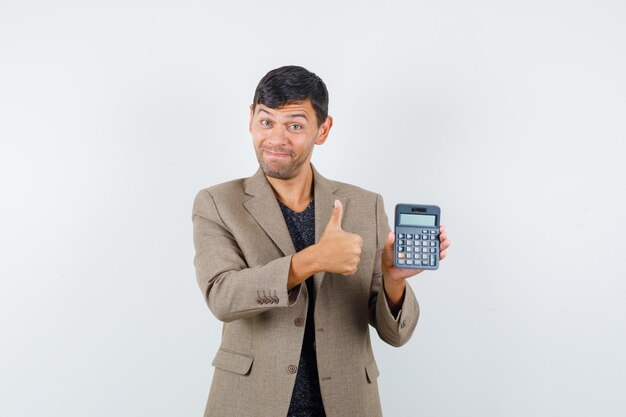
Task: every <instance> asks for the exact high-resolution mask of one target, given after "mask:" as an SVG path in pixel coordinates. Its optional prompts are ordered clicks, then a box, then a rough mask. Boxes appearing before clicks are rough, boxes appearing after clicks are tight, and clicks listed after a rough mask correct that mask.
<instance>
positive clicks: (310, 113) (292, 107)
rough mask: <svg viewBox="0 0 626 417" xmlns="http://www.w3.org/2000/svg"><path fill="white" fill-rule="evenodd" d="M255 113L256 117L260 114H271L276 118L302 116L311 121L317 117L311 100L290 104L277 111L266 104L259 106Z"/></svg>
mask: <svg viewBox="0 0 626 417" xmlns="http://www.w3.org/2000/svg"><path fill="white" fill-rule="evenodd" d="M254 113H255V115H258V114H259V113H261V114H270V115H272V116H275V117H290V116H292V115H295V114H300V115H305V117H307V118H308V119H310V118H312V117H314V116H315V109H313V105H312V104H311V100H304V101H296V102H293V103H288V104H285V105H284V106H282V107H279V108H277V109H273V108H271V107H268V106H266V105H264V104H257V105H256V108H255V110H254Z"/></svg>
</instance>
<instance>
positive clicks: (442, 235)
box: [439, 226, 448, 242]
mask: <svg viewBox="0 0 626 417" xmlns="http://www.w3.org/2000/svg"><path fill="white" fill-rule="evenodd" d="M447 238H448V231H447V230H446V227H445V226H441V227H439V240H440V241H441V242H443V241H444V240H446V239H447Z"/></svg>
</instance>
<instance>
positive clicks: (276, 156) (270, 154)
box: [263, 149, 291, 159]
mask: <svg viewBox="0 0 626 417" xmlns="http://www.w3.org/2000/svg"><path fill="white" fill-rule="evenodd" d="M263 154H264V155H265V156H267V157H269V158H273V159H285V158H289V157H291V154H290V153H289V152H276V151H270V150H267V149H264V150H263Z"/></svg>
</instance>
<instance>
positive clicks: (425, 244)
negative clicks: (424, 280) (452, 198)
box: [394, 204, 441, 269]
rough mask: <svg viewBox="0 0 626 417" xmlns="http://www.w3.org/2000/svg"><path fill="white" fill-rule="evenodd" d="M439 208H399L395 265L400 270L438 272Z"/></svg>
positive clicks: (414, 205)
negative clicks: (433, 270) (429, 270)
mask: <svg viewBox="0 0 626 417" xmlns="http://www.w3.org/2000/svg"><path fill="white" fill-rule="evenodd" d="M440 217H441V209H440V208H439V207H438V206H430V205H423V204H398V205H396V224H395V226H396V241H395V244H394V264H395V266H396V267H397V268H410V269H437V268H439V219H440Z"/></svg>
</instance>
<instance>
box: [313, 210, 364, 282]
mask: <svg viewBox="0 0 626 417" xmlns="http://www.w3.org/2000/svg"><path fill="white" fill-rule="evenodd" d="M342 217H343V205H342V204H341V201H339V200H335V208H334V209H333V214H332V215H331V217H330V221H329V222H328V225H327V226H326V229H325V230H324V234H322V237H321V238H320V241H319V243H318V244H317V246H318V247H317V249H318V251H319V252H318V253H319V262H321V269H322V270H323V271H325V272H333V273H336V274H342V275H354V274H355V273H356V270H357V267H358V266H359V262H361V248H362V247H363V239H361V236H359V235H357V234H354V233H349V232H344V231H343V230H342V229H341V218H342Z"/></svg>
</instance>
